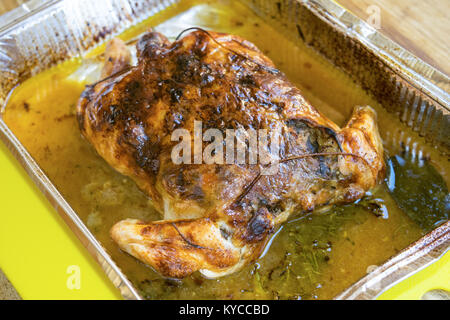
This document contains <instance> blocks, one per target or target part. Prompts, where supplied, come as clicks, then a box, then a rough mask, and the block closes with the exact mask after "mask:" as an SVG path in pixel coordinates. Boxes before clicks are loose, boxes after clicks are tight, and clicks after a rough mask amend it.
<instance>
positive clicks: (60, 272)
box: [0, 142, 121, 299]
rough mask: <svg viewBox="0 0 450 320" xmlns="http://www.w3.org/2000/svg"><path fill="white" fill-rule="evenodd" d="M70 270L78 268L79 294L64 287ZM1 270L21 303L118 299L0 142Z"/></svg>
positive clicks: (96, 265)
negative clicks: (71, 267) (29, 301)
mask: <svg viewBox="0 0 450 320" xmlns="http://www.w3.org/2000/svg"><path fill="white" fill-rule="evenodd" d="M70 266H78V267H79V270H80V289H72V290H71V289H69V288H68V286H67V283H68V281H69V286H70V284H71V283H73V282H71V281H70V280H71V279H73V275H74V274H73V273H67V271H68V268H69V267H70ZM0 268H1V269H2V270H3V272H4V273H5V274H6V276H7V277H8V278H9V280H10V281H11V283H12V284H13V286H14V287H15V288H16V290H17V291H18V292H19V294H20V295H21V296H22V298H24V299H118V298H120V297H121V296H120V293H119V292H118V290H117V289H116V288H114V286H113V285H112V284H111V282H110V281H109V279H108V278H107V277H106V275H105V274H104V273H103V272H102V270H101V268H100V266H99V265H98V264H97V263H96V262H95V261H94V259H93V258H92V257H91V256H90V255H89V253H88V251H87V250H86V249H85V248H84V247H83V246H82V244H81V242H80V241H79V240H78V239H77V238H76V236H75V235H74V234H73V233H72V232H71V230H70V229H69V228H68V227H67V225H66V224H65V223H64V221H63V219H62V218H61V217H60V216H59V215H58V213H57V212H56V211H55V210H54V209H53V207H51V205H50V203H49V202H48V201H47V199H46V198H45V197H44V196H43V195H42V193H41V192H40V191H39V189H38V188H37V187H36V185H35V184H34V183H33V182H32V181H31V179H30V178H29V177H28V176H27V174H26V172H25V170H24V169H23V168H22V167H21V166H20V164H19V163H18V161H17V160H16V159H15V158H14V157H13V156H12V154H11V152H9V150H8V149H7V148H6V146H5V145H4V144H3V143H2V142H0ZM69 271H70V269H69ZM71 276H72V278H69V277H71Z"/></svg>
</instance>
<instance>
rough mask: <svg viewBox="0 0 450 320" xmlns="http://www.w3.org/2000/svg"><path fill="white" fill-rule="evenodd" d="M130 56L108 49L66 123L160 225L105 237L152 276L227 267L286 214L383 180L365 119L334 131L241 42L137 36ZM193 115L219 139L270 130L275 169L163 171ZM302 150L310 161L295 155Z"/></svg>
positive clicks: (118, 229) (358, 111)
mask: <svg viewBox="0 0 450 320" xmlns="http://www.w3.org/2000/svg"><path fill="white" fill-rule="evenodd" d="M137 54H138V64H137V65H136V66H130V65H129V63H130V62H129V61H130V56H129V53H128V51H127V50H126V48H125V45H124V44H123V43H122V42H120V41H119V40H114V42H113V43H111V44H110V45H109V46H108V49H107V52H106V62H105V67H104V71H103V74H104V75H105V76H109V77H108V78H106V79H104V80H103V81H100V82H98V83H97V84H94V85H92V86H88V87H87V89H86V90H85V91H84V92H83V94H82V97H81V99H80V101H79V103H78V120H79V124H80V128H81V131H82V133H83V135H84V136H85V137H86V138H87V139H88V140H89V141H90V142H91V143H92V145H93V146H94V147H95V148H96V150H97V151H98V153H99V154H100V155H101V156H102V157H103V158H104V159H105V160H106V161H107V162H108V163H109V164H110V165H111V166H112V167H114V168H115V169H116V170H118V171H119V172H121V173H122V174H124V175H127V176H129V177H131V178H132V179H133V180H134V181H135V182H136V183H137V185H138V186H139V187H140V188H141V189H142V190H143V191H144V192H145V193H146V194H148V196H149V197H150V198H151V199H152V201H153V204H154V206H155V208H157V209H158V210H159V211H160V212H161V213H162V215H163V219H164V220H161V221H156V222H143V221H137V220H130V219H128V220H124V221H120V222H118V223H117V224H116V225H115V226H114V227H113V228H112V230H111V236H112V238H113V239H114V241H116V242H117V244H118V245H119V246H120V248H122V249H123V250H125V251H126V252H128V253H129V254H131V255H133V256H135V257H136V258H138V259H139V260H141V261H143V262H145V263H146V264H148V265H150V266H152V267H153V268H154V269H156V270H157V271H158V272H160V273H161V274H162V275H164V276H167V277H173V278H182V277H185V276H187V275H189V274H191V273H193V272H195V271H197V270H199V271H200V272H201V273H202V274H204V275H205V276H207V277H219V276H223V275H226V274H230V273H232V272H234V271H237V270H239V269H240V268H241V267H242V266H244V265H245V264H247V263H249V262H251V261H253V260H255V259H257V258H258V257H259V255H260V254H261V251H262V249H263V248H264V246H265V244H266V241H267V239H268V236H269V235H270V234H271V233H273V232H274V230H275V229H276V227H277V226H278V225H279V224H281V223H282V222H284V221H285V220H286V219H287V218H288V217H289V216H290V215H291V214H293V213H304V212H309V211H312V210H314V209H316V208H319V207H322V206H325V205H331V204H337V203H349V202H353V201H355V200H357V199H359V198H361V197H362V196H363V195H364V193H365V192H366V191H367V190H369V189H370V188H372V187H374V186H375V185H376V184H377V182H378V181H379V180H380V179H382V178H383V175H384V169H385V166H384V162H383V149H382V145H381V140H380V137H379V134H378V129H377V125H376V114H375V112H374V111H373V110H372V109H371V108H370V107H357V108H355V110H354V112H353V115H352V116H351V118H350V121H349V122H348V124H347V126H346V127H345V128H343V129H340V128H339V127H338V126H337V125H336V124H334V123H333V122H331V121H330V120H329V119H327V118H326V117H324V116H323V115H322V114H320V113H319V112H318V111H317V110H316V109H315V108H313V107H312V106H311V105H310V104H309V103H308V102H307V101H305V99H304V98H303V97H302V95H301V92H300V90H298V89H297V88H296V87H295V86H294V85H293V84H292V83H290V82H289V80H288V79H287V78H286V77H285V75H284V74H282V73H281V72H280V71H278V70H277V69H275V66H274V65H273V63H272V61H271V60H270V59H269V58H267V57H266V56H265V55H264V54H262V53H261V52H260V51H259V50H258V49H257V48H256V47H255V46H254V45H253V44H252V43H250V42H248V41H246V40H244V39H242V38H240V37H238V36H234V35H229V34H223V33H215V32H205V31H202V30H196V31H193V32H190V33H189V34H187V35H185V36H184V37H183V38H181V39H179V40H177V41H174V42H172V43H171V42H169V41H168V40H167V38H166V37H165V36H164V35H162V34H160V33H157V32H149V33H147V34H145V35H144V36H143V37H142V38H141V39H140V40H139V42H138V43H137ZM324 90H326V88H325V87H324ZM194 120H197V121H202V122H203V130H206V129H208V128H217V129H220V130H221V131H223V132H225V129H238V128H244V129H248V128H254V129H273V128H274V127H276V126H279V127H281V129H282V139H281V145H280V158H281V161H280V163H279V164H277V165H278V172H277V173H276V174H274V175H263V176H261V175H260V170H261V165H258V164H257V165H242V164H237V163H235V164H223V165H219V164H181V165H177V164H174V163H173V162H172V160H171V151H172V148H173V147H174V145H176V144H177V143H178V142H172V141H171V134H172V132H173V131H174V130H175V129H177V128H184V129H187V130H189V131H190V132H191V134H192V137H193V136H194V134H193V126H194ZM305 154H315V155H312V156H304V157H298V156H299V155H305ZM336 154H340V155H336ZM289 159H291V160H289Z"/></svg>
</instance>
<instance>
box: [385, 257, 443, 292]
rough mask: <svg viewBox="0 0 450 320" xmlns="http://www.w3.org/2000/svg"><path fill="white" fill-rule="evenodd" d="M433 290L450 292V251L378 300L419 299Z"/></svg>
mask: <svg viewBox="0 0 450 320" xmlns="http://www.w3.org/2000/svg"><path fill="white" fill-rule="evenodd" d="M433 289H444V290H447V291H449V292H450V251H448V252H447V253H446V254H445V255H444V256H443V257H441V258H440V259H439V260H438V261H437V262H435V263H433V264H432V265H430V266H428V267H427V268H425V269H424V270H422V271H420V272H418V273H416V274H414V275H413V276H411V277H409V278H408V279H405V280H404V281H402V282H400V283H399V284H397V285H395V286H394V287H392V288H391V289H389V290H388V291H386V292H385V293H383V294H382V295H380V296H379V297H378V299H380V300H393V299H395V300H407V299H408V300H409V299H420V298H421V297H422V296H423V294H424V293H425V292H427V291H429V290H433Z"/></svg>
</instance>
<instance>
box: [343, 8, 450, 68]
mask: <svg viewBox="0 0 450 320" xmlns="http://www.w3.org/2000/svg"><path fill="white" fill-rule="evenodd" d="M336 2H338V3H339V4H340V5H341V6H343V7H345V8H347V9H348V10H350V11H351V12H352V13H354V14H355V15H357V16H358V17H360V18H362V19H364V20H366V21H367V19H368V18H369V17H370V15H371V13H372V12H373V11H372V10H371V9H373V8H370V7H371V6H377V7H378V8H379V11H380V27H381V28H380V29H379V31H380V32H381V33H383V34H384V35H386V36H387V37H389V38H390V39H392V40H394V41H395V42H397V43H398V44H400V45H401V46H402V47H404V48H405V49H407V50H408V51H410V52H412V53H413V54H415V55H416V56H417V57H419V58H421V59H422V60H423V61H425V62H427V63H428V64H430V65H432V66H433V67H435V68H436V69H438V70H440V71H442V72H444V73H446V74H447V75H450V60H449V53H450V0H427V1H423V0H336Z"/></svg>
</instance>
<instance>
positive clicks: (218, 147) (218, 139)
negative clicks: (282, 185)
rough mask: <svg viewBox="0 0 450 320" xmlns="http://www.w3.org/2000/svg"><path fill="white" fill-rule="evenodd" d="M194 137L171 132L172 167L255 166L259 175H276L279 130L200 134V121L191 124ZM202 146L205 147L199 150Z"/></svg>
mask: <svg viewBox="0 0 450 320" xmlns="http://www.w3.org/2000/svg"><path fill="white" fill-rule="evenodd" d="M193 134H194V137H192V135H191V132H189V130H187V129H182V128H179V129H176V130H174V131H173V132H172V136H171V141H177V142H178V144H176V145H175V146H174V147H173V149H172V153H171V158H172V161H173V163H175V164H242V165H243V164H251V165H256V164H259V165H260V166H261V174H262V175H273V174H276V173H277V172H278V163H279V160H280V156H279V154H280V140H281V138H282V137H281V127H280V126H278V125H275V126H274V127H273V128H271V129H270V132H269V131H268V130H267V129H258V130H256V129H252V128H249V129H244V128H243V127H241V128H238V129H225V130H219V129H214V128H209V129H207V130H206V131H205V132H203V123H202V121H194V132H193ZM203 142H208V144H207V145H206V146H205V147H204V148H203Z"/></svg>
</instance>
